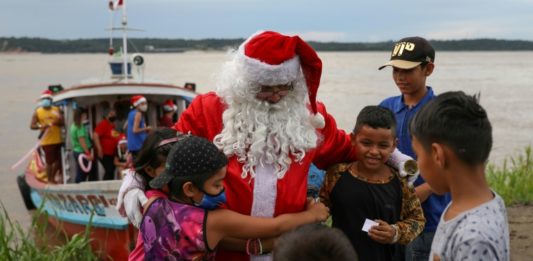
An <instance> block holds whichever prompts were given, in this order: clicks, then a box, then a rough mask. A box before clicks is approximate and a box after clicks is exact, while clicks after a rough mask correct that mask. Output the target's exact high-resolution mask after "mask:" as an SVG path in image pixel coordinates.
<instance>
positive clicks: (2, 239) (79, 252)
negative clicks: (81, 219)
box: [0, 205, 97, 261]
mask: <svg viewBox="0 0 533 261" xmlns="http://www.w3.org/2000/svg"><path fill="white" fill-rule="evenodd" d="M1 208H2V210H3V211H1V213H0V260H6V261H15V260H16V261H19V260H20V261H26V260H28V261H29V260H31V261H33V260H36V261H56V260H61V261H63V260H64V261H70V260H87V261H91V260H97V257H96V256H95V255H94V254H93V252H92V251H91V248H90V244H89V243H90V240H89V229H90V226H87V228H86V230H85V233H83V234H76V235H74V236H73V237H72V238H70V239H68V240H67V242H66V243H65V244H64V245H61V246H50V245H49V241H48V238H49V237H50V235H48V234H47V233H49V232H47V231H46V229H47V225H48V222H39V220H45V221H47V220H48V218H47V216H46V213H42V212H40V211H35V214H34V215H33V218H32V225H31V227H30V228H29V230H28V231H25V230H24V229H22V227H21V226H20V224H18V223H17V222H13V221H12V220H11V219H10V218H9V215H8V214H7V211H6V210H5V208H4V206H3V205H2V207H1ZM42 223H44V224H42ZM57 233H59V232H57Z"/></svg>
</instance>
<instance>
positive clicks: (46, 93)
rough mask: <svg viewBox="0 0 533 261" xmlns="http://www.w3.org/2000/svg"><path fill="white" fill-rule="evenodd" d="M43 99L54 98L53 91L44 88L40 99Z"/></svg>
mask: <svg viewBox="0 0 533 261" xmlns="http://www.w3.org/2000/svg"><path fill="white" fill-rule="evenodd" d="M42 99H52V91H51V90H48V89H46V90H44V91H43V92H42V93H41V96H40V97H39V100H42Z"/></svg>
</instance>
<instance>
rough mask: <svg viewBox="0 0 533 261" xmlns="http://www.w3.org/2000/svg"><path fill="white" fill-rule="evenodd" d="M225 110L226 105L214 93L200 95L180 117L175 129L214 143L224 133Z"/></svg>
mask: <svg viewBox="0 0 533 261" xmlns="http://www.w3.org/2000/svg"><path fill="white" fill-rule="evenodd" d="M224 109H225V105H224V104H223V103H222V100H221V99H220V98H219V97H218V96H217V95H216V94H215V93H214V92H209V93H206V94H202V95H198V96H196V98H194V100H193V101H192V103H191V105H189V107H188V108H187V109H186V110H185V111H184V112H183V113H182V114H181V115H180V118H179V120H178V122H177V123H176V124H175V125H174V129H176V130H178V131H181V132H183V133H189V132H191V134H193V135H196V136H200V137H204V138H206V139H209V140H211V141H212V140H213V138H214V137H215V136H216V135H217V134H219V133H220V132H221V131H222V113H223V112H224Z"/></svg>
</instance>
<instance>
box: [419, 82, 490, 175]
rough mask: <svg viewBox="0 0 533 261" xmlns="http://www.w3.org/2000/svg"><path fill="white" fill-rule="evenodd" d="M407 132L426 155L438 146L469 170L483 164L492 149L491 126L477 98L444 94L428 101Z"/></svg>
mask: <svg viewBox="0 0 533 261" xmlns="http://www.w3.org/2000/svg"><path fill="white" fill-rule="evenodd" d="M409 129H410V132H411V135H412V136H413V137H415V138H416V139H417V140H418V142H419V143H420V144H421V145H422V147H423V148H424V149H425V150H426V151H429V150H430V147H431V144H432V143H441V144H444V145H446V146H448V147H450V149H451V150H452V151H453V153H455V155H456V156H457V157H458V158H459V159H460V160H462V161H463V162H465V163H467V164H468V165H471V166H474V165H478V164H484V163H485V162H486V161H487V159H488V157H489V153H490V150H491V148H492V126H491V124H490V121H489V119H488V117H487V112H486V111H485V109H483V107H481V105H480V104H479V95H477V96H469V95H466V94H465V93H464V92H462V91H457V92H446V93H443V94H441V95H439V96H437V97H436V98H435V99H433V100H432V101H430V102H429V103H428V104H426V105H425V106H424V107H423V108H422V109H421V110H420V111H419V112H418V113H417V114H416V115H415V117H414V118H413V120H412V121H411V124H410V126H409Z"/></svg>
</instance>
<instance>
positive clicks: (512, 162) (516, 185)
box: [487, 147, 533, 205]
mask: <svg viewBox="0 0 533 261" xmlns="http://www.w3.org/2000/svg"><path fill="white" fill-rule="evenodd" d="M487 180H488V182H489V185H490V186H491V188H492V189H493V190H494V191H496V192H497V193H498V194H500V196H501V197H502V198H503V199H504V200H505V204H506V205H514V204H532V203H533V155H532V154H531V147H527V148H525V149H524V153H523V154H520V155H518V156H517V157H511V158H510V159H506V160H505V161H504V162H503V166H501V167H497V166H495V165H493V164H489V166H488V168H487Z"/></svg>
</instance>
